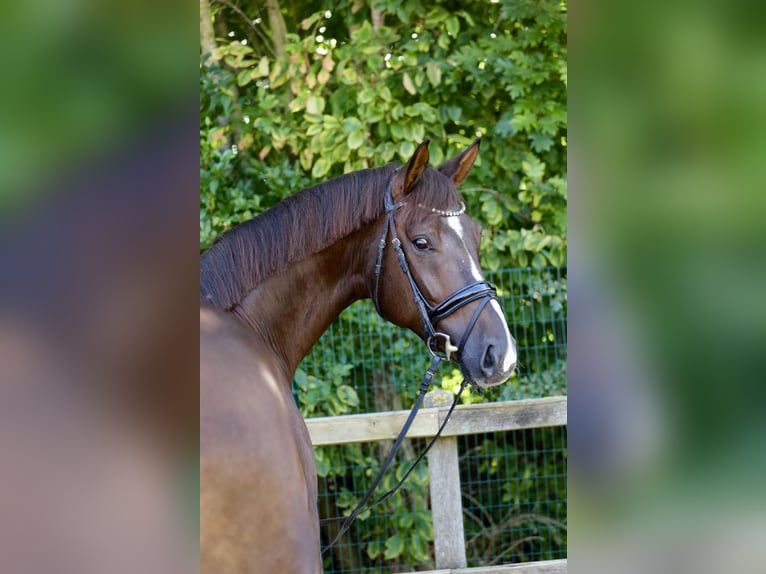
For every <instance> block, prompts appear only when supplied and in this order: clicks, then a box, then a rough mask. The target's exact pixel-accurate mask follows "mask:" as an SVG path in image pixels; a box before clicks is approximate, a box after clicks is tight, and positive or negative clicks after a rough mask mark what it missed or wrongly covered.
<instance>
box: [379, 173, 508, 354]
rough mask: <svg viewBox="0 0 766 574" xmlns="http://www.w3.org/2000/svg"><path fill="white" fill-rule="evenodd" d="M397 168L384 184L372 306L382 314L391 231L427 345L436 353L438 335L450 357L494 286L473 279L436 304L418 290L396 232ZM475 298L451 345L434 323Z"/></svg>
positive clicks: (491, 295) (494, 293)
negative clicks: (383, 275) (475, 304)
mask: <svg viewBox="0 0 766 574" xmlns="http://www.w3.org/2000/svg"><path fill="white" fill-rule="evenodd" d="M400 169H401V168H400ZM397 171H398V170H396V171H394V173H393V175H392V176H391V178H390V179H389V180H388V185H387V186H386V194H385V196H384V200H383V201H384V206H385V213H386V222H385V224H384V225H383V234H382V235H381V237H380V241H379V242H378V256H377V259H376V261H375V291H374V292H373V298H372V300H373V302H374V303H375V309H377V311H378V314H379V315H381V316H382V312H381V309H380V303H379V301H378V298H379V293H380V276H381V273H382V271H383V254H384V252H385V249H386V244H387V239H388V237H389V235H390V236H391V245H392V247H393V249H394V253H395V254H396V259H397V261H398V262H399V266H400V267H401V269H402V271H403V272H404V275H405V277H407V281H408V282H409V284H410V288H411V289H412V293H413V295H414V300H415V305H417V308H418V312H419V313H420V317H421V319H423V325H424V327H425V333H426V346H427V347H428V350H429V351H430V352H431V354H432V355H436V353H437V349H436V348H434V345H436V344H438V341H439V339H443V341H444V345H443V347H444V355H445V358H446V360H448V361H449V360H451V358H452V354H453V353H455V352H457V353H460V352H461V351H462V350H463V346H464V345H465V343H466V341H467V340H468V336H469V335H470V334H471V331H472V330H473V327H474V325H475V324H476V321H477V320H478V319H479V315H480V314H481V312H482V311H483V310H484V307H485V306H486V305H487V304H488V303H489V302H490V301H491V300H492V299H497V290H496V289H495V287H494V286H493V285H492V284H491V283H490V282H489V281H475V282H474V283H471V284H469V285H466V286H465V287H461V288H460V289H458V290H457V291H455V292H454V293H453V294H452V295H450V296H449V297H447V298H446V299H445V300H444V301H442V302H441V303H439V304H438V305H435V306H434V305H431V304H430V303H429V302H428V300H427V299H426V298H425V296H424V295H423V291H421V289H420V287H419V286H418V284H417V282H416V281H415V278H414V277H413V276H412V272H411V271H410V266H409V264H408V263H407V257H406V256H405V254H404V250H403V249H402V242H401V240H400V239H399V235H398V234H397V232H396V223H395V222H394V215H395V214H396V211H397V210H398V209H399V208H400V207H402V205H404V201H399V202H396V203H394V198H393V191H392V187H393V182H394V177H395V176H396V172H397ZM464 210H465V205H463V208H462V209H461V210H460V211H451V212H444V211H441V210H437V209H432V211H433V212H435V213H438V214H441V215H443V216H457V215H460V214H462V213H463V211H464ZM477 300H481V302H480V303H479V306H478V307H477V308H476V311H474V314H473V316H472V317H471V320H470V321H469V322H468V325H467V327H466V330H465V331H464V332H463V336H462V338H461V340H460V343H458V345H457V346H454V345H453V344H452V341H451V340H450V336H449V335H448V334H447V333H443V332H441V331H438V330H437V329H436V324H437V323H438V322H439V321H441V320H442V319H445V318H446V317H448V316H450V315H452V313H454V312H455V311H457V310H458V309H461V308H462V307H465V306H466V305H468V304H469V303H472V302H473V301H477Z"/></svg>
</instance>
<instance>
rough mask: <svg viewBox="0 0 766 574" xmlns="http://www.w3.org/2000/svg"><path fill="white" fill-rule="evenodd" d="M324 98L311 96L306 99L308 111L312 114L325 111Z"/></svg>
mask: <svg viewBox="0 0 766 574" xmlns="http://www.w3.org/2000/svg"><path fill="white" fill-rule="evenodd" d="M324 105H325V104H324V98H323V97H321V96H310V97H309V99H308V100H306V111H307V112H308V113H310V114H321V113H322V111H324Z"/></svg>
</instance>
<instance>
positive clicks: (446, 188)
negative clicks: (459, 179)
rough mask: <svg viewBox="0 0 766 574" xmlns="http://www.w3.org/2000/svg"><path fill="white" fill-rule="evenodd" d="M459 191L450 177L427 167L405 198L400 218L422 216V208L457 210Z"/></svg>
mask: <svg viewBox="0 0 766 574" xmlns="http://www.w3.org/2000/svg"><path fill="white" fill-rule="evenodd" d="M461 204H462V198H461V196H460V192H459V191H458V190H457V188H456V187H455V185H454V184H453V183H452V181H451V180H450V178H448V177H447V176H446V175H444V174H442V173H441V172H439V171H438V170H436V169H433V168H428V169H426V170H425V171H424V172H423V174H422V175H421V176H420V178H419V179H418V181H417V183H416V184H415V187H414V189H413V190H412V193H411V195H410V196H409V197H408V198H407V199H406V206H405V209H404V210H403V211H404V213H402V216H403V217H402V220H403V221H407V220H412V219H416V218H418V217H423V216H424V211H423V209H422V208H426V209H436V210H439V211H458V210H460V208H461Z"/></svg>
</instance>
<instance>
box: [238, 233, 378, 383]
mask: <svg viewBox="0 0 766 574" xmlns="http://www.w3.org/2000/svg"><path fill="white" fill-rule="evenodd" d="M379 228H380V224H378V225H368V226H366V227H365V228H363V229H361V230H358V231H356V232H354V233H353V234H352V235H350V236H348V237H346V238H344V239H342V240H340V241H338V242H336V243H335V244H333V245H331V246H330V247H328V248H326V249H324V250H323V251H321V252H319V253H317V254H315V255H312V256H309V257H306V258H304V259H302V260H301V261H298V262H295V263H292V264H290V265H288V266H286V267H284V268H282V269H281V270H280V271H279V272H278V273H276V274H274V275H272V276H271V277H269V278H267V279H266V280H265V281H263V282H261V283H260V284H259V285H257V286H256V287H255V288H254V289H253V290H252V291H250V292H249V293H248V294H247V295H246V296H245V297H244V298H243V299H242V301H241V302H240V303H238V304H237V305H236V306H235V307H234V308H233V309H232V312H233V313H234V314H235V315H237V316H238V317H239V318H240V320H242V321H243V322H245V323H246V324H247V325H249V326H250V327H251V328H252V329H253V330H254V331H255V332H256V333H258V334H259V335H260V336H261V337H262V338H263V339H264V340H265V341H266V342H267V344H269V345H270V346H271V347H272V348H273V349H274V351H275V354H276V355H277V357H278V358H279V359H280V361H281V362H282V364H283V368H284V371H285V374H286V375H287V377H288V378H289V380H292V377H293V375H294V374H295V371H296V369H297V368H298V365H299V364H300V362H301V361H302V360H303V358H304V357H305V356H306V355H307V354H308V353H309V351H310V350H311V348H312V347H313V346H314V344H315V343H316V342H317V341H318V340H319V338H320V337H321V336H322V334H323V333H324V332H325V331H326V330H327V329H328V328H329V326H330V325H331V324H332V323H333V321H335V319H337V318H338V316H339V315H340V313H341V312H342V311H343V310H344V309H345V308H346V307H348V306H349V305H351V304H352V303H353V302H354V301H357V300H359V299H362V298H366V297H370V296H371V292H370V280H369V277H370V275H371V272H372V268H373V265H374V246H375V244H376V239H377V233H378V230H379ZM309 232H310V231H309Z"/></svg>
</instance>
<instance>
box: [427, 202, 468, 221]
mask: <svg viewBox="0 0 766 574" xmlns="http://www.w3.org/2000/svg"><path fill="white" fill-rule="evenodd" d="M418 207H422V208H423V209H430V210H431V212H433V213H435V214H436V215H440V216H442V217H457V216H458V215H463V214H464V213H465V203H464V202H462V201H461V202H460V209H458V210H457V211H447V210H446V209H436V208H435V207H428V206H427V205H423V204H422V203H418Z"/></svg>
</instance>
